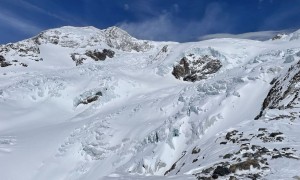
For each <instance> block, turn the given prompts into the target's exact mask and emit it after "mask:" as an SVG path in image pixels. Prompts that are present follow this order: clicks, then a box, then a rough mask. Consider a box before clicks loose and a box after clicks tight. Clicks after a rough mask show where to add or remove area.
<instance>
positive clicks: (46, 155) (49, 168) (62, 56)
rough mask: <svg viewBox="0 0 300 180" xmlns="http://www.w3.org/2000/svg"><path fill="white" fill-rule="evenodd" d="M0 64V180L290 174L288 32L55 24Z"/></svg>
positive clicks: (299, 162)
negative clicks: (185, 32)
mask: <svg viewBox="0 0 300 180" xmlns="http://www.w3.org/2000/svg"><path fill="white" fill-rule="evenodd" d="M0 66H1V67H0V179H3V180H44V179H47V180H49V179H50V180H52V179H53V180H60V179H64V180H65V179H72V180H73V179H86V180H94V179H95V180H96V179H97V180H98V179H212V178H214V179H217V178H218V179H232V180H233V179H293V178H294V179H300V140H299V137H300V131H299V129H300V110H299V108H300V103H299V101H300V97H299V90H300V82H299V81H300V30H299V31H296V32H294V33H292V34H288V35H285V34H281V35H278V36H276V37H274V38H273V39H271V40H268V41H263V42H262V41H253V40H247V39H229V38H226V39H212V40H206V41H200V42H190V43H176V42H153V41H145V40H138V39H136V38H134V37H131V36H130V35H129V34H128V33H127V32H125V31H123V30H121V29H119V28H117V27H111V28H108V29H105V30H99V29H96V28H94V27H82V28H78V27H62V28H57V29H51V30H47V31H44V32H42V33H40V34H39V35H37V36H35V37H33V38H30V39H27V40H24V41H20V42H17V43H11V44H6V45H1V46H0Z"/></svg>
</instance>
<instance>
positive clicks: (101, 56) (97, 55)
mask: <svg viewBox="0 0 300 180" xmlns="http://www.w3.org/2000/svg"><path fill="white" fill-rule="evenodd" d="M85 55H86V56H88V57H90V58H92V59H94V60H95V61H104V60H105V59H106V58H107V57H109V58H113V57H114V55H115V52H114V51H112V50H110V49H103V50H102V52H100V51H99V50H94V51H87V52H86V53H85Z"/></svg>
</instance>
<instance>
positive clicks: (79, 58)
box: [71, 53, 86, 66]
mask: <svg viewBox="0 0 300 180" xmlns="http://www.w3.org/2000/svg"><path fill="white" fill-rule="evenodd" d="M71 58H72V60H73V61H74V62H75V63H76V66H79V65H81V64H82V63H83V61H84V60H86V58H85V57H82V55H81V54H78V53H72V54H71Z"/></svg>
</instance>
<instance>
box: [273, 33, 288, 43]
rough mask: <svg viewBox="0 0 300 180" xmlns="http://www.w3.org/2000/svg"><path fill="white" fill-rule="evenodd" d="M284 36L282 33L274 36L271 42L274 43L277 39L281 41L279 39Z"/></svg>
mask: <svg viewBox="0 0 300 180" xmlns="http://www.w3.org/2000/svg"><path fill="white" fill-rule="evenodd" d="M284 36H286V34H284V33H280V34H276V35H275V36H274V37H273V38H272V40H273V41H274V40H277V39H281V38H283V37H284Z"/></svg>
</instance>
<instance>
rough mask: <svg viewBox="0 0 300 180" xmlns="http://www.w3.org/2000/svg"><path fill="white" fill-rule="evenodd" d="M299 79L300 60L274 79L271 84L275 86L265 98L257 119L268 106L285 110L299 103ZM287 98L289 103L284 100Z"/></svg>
mask: <svg viewBox="0 0 300 180" xmlns="http://www.w3.org/2000/svg"><path fill="white" fill-rule="evenodd" d="M299 81H300V61H299V62H298V63H297V64H295V65H292V66H291V67H290V68H289V69H288V72H287V74H286V75H285V76H283V77H281V78H277V79H273V80H272V82H271V83H270V84H271V85H273V86H272V88H271V89H270V91H269V93H268V95H267V97H266V98H265V99H264V101H263V104H262V108H261V111H260V113H259V114H258V115H257V116H256V117H255V119H256V120H257V119H259V118H261V117H262V116H263V113H264V111H265V110H266V109H267V108H268V109H278V110H283V109H291V108H293V107H294V106H295V105H297V104H298V103H299V98H298V97H299V90H300V88H299ZM291 97H292V98H291ZM285 99H286V100H287V101H288V103H286V102H284V100H285ZM285 116H286V115H285ZM291 117H292V116H291Z"/></svg>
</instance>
